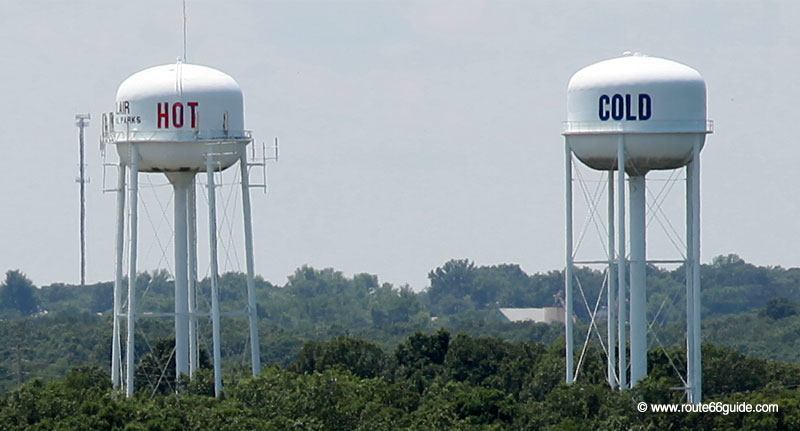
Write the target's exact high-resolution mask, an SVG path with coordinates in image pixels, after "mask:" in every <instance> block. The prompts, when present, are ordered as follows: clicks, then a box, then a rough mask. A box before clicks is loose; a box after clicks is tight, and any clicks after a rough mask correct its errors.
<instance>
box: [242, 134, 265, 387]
mask: <svg viewBox="0 0 800 431" xmlns="http://www.w3.org/2000/svg"><path fill="white" fill-rule="evenodd" d="M239 167H240V169H241V177H242V212H243V214H242V215H243V217H244V249H245V256H246V260H247V311H248V313H247V315H248V318H249V320H250V367H251V369H252V372H253V375H254V376H255V375H257V374H259V373H260V372H261V347H260V346H259V340H258V309H257V308H256V292H255V280H254V277H255V268H254V266H255V263H254V258H253V220H252V217H251V212H250V175H249V173H248V170H247V147H246V146H245V145H242V147H241V148H240V150H239Z"/></svg>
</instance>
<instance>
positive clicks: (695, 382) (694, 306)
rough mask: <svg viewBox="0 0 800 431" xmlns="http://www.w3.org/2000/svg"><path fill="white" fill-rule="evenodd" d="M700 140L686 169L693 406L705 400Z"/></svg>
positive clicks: (688, 345)
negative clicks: (701, 284)
mask: <svg viewBox="0 0 800 431" xmlns="http://www.w3.org/2000/svg"><path fill="white" fill-rule="evenodd" d="M700 144H701V142H700V140H699V139H698V140H697V141H695V143H694V147H693V149H692V161H691V162H689V164H688V165H687V166H686V209H687V211H686V236H687V241H686V243H687V248H688V250H687V261H686V306H687V307H686V362H687V367H686V374H687V383H688V386H689V388H688V395H689V402H690V403H694V404H697V403H700V402H702V397H703V391H702V388H703V373H702V369H703V365H702V354H701V352H702V341H701V338H700V323H701V320H700V319H701V315H700V311H701V303H700V301H701V296H700V293H701V291H700Z"/></svg>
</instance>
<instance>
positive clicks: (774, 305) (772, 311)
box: [764, 298, 797, 320]
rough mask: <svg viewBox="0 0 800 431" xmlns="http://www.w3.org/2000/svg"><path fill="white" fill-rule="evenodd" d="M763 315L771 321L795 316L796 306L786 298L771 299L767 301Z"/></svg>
mask: <svg viewBox="0 0 800 431" xmlns="http://www.w3.org/2000/svg"><path fill="white" fill-rule="evenodd" d="M764 314H765V315H766V316H767V317H769V318H771V319H773V320H778V319H783V318H784V317H789V316H794V315H795V314H797V304H795V303H793V302H791V301H789V300H788V299H786V298H773V299H770V300H769V301H767V308H766V309H765V310H764Z"/></svg>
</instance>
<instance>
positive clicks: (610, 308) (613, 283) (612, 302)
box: [606, 169, 618, 388]
mask: <svg viewBox="0 0 800 431" xmlns="http://www.w3.org/2000/svg"><path fill="white" fill-rule="evenodd" d="M607 218H608V269H607V275H608V286H607V288H608V293H607V294H606V299H607V300H608V301H607V304H606V311H607V313H606V314H607V317H608V318H607V319H606V321H607V324H608V327H607V334H608V336H607V338H608V362H607V367H606V368H607V370H606V373H607V379H608V385H609V386H610V387H611V388H615V387H616V386H617V383H618V382H617V377H616V376H617V374H616V366H617V355H616V348H617V320H616V319H617V310H616V307H617V291H616V290H617V280H616V278H615V275H616V271H614V265H615V261H614V257H615V256H614V255H615V249H616V248H615V246H614V239H615V238H614V170H613V169H611V170H609V171H608V217H607Z"/></svg>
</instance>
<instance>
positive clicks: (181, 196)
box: [167, 172, 194, 378]
mask: <svg viewBox="0 0 800 431" xmlns="http://www.w3.org/2000/svg"><path fill="white" fill-rule="evenodd" d="M193 176H194V174H192V173H187V172H177V173H168V174H167V178H169V181H170V183H172V187H173V189H174V191H175V204H174V205H173V207H174V208H173V209H174V211H175V214H174V224H175V242H174V251H175V377H176V378H180V376H181V375H182V374H189V262H188V260H189V252H188V248H189V239H188V227H187V224H188V223H187V221H188V220H187V219H188V217H187V214H188V209H187V206H188V202H187V201H188V194H189V185H190V184H191V182H192V177H193Z"/></svg>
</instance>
